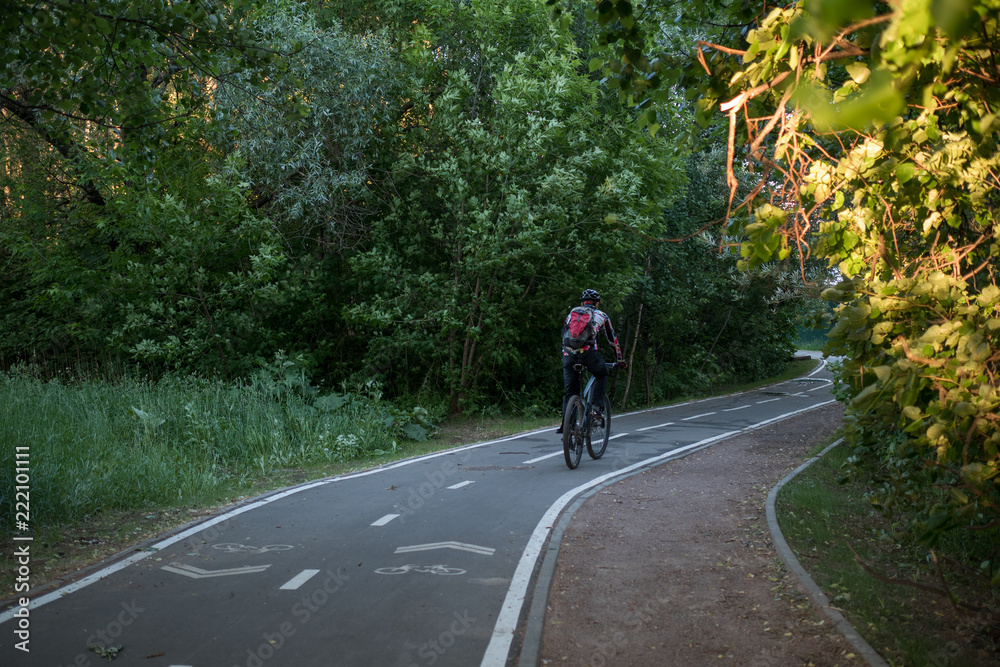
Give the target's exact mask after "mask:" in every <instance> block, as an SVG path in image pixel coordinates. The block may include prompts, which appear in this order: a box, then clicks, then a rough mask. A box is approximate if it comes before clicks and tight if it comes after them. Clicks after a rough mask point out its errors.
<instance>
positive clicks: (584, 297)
mask: <svg viewBox="0 0 1000 667" xmlns="http://www.w3.org/2000/svg"><path fill="white" fill-rule="evenodd" d="M600 300H601V295H600V294H598V292H597V290H592V289H585V290H583V294H581V295H580V301H593V302H595V303H596V302H597V301H600Z"/></svg>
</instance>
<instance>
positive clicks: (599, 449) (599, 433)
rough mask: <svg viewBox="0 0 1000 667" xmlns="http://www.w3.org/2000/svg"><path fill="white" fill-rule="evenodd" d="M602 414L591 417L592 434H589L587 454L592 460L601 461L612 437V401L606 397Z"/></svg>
mask: <svg viewBox="0 0 1000 667" xmlns="http://www.w3.org/2000/svg"><path fill="white" fill-rule="evenodd" d="M603 403H604V407H603V408H602V412H601V413H600V414H599V415H598V414H592V415H591V416H590V432H589V433H588V434H587V453H588V454H590V458H592V459H599V458H601V457H602V456H604V450H606V449H607V448H608V438H610V437H611V400H610V399H608V396H607V394H605V395H604V401H603Z"/></svg>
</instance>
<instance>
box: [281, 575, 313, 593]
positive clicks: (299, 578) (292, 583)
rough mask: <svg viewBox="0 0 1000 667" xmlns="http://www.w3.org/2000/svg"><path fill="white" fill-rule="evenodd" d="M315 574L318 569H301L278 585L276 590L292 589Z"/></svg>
mask: <svg viewBox="0 0 1000 667" xmlns="http://www.w3.org/2000/svg"><path fill="white" fill-rule="evenodd" d="M317 574H319V570H302V571H301V572H299V573H298V574H297V575H295V576H294V577H292V578H291V579H289V580H288V581H286V582H285V583H283V584H282V585H281V586H279V587H278V590H282V591H294V590H296V589H298V587H299V586H301V585H302V584H304V583H306V582H307V581H309V580H310V579H312V578H313V577H315V576H316V575H317Z"/></svg>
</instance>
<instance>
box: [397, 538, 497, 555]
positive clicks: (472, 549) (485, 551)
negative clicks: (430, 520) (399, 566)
mask: <svg viewBox="0 0 1000 667" xmlns="http://www.w3.org/2000/svg"><path fill="white" fill-rule="evenodd" d="M435 549H455V550H456V551H468V552H469V553H474V554H480V555H483V556H492V555H493V552H494V551H496V549H491V548H490V547H481V546H478V545H476V544H465V543H464V542H454V541H451V542H431V543H430V544H413V545H410V546H408V547H399V548H398V549H396V551H395V552H394V553H397V554H409V553H413V552H414V551H434V550H435Z"/></svg>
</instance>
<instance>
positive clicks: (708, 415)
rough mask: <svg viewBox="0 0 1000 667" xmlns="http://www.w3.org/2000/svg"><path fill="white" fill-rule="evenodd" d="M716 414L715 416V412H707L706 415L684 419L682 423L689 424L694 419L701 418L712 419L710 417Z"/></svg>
mask: <svg viewBox="0 0 1000 667" xmlns="http://www.w3.org/2000/svg"><path fill="white" fill-rule="evenodd" d="M714 414H715V413H714V412H705V413H702V414H700V415H693V416H691V417H685V418H684V419H682V420H681V421H682V422H689V421H691V420H692V419H700V418H702V417H710V416H712V415H714Z"/></svg>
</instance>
